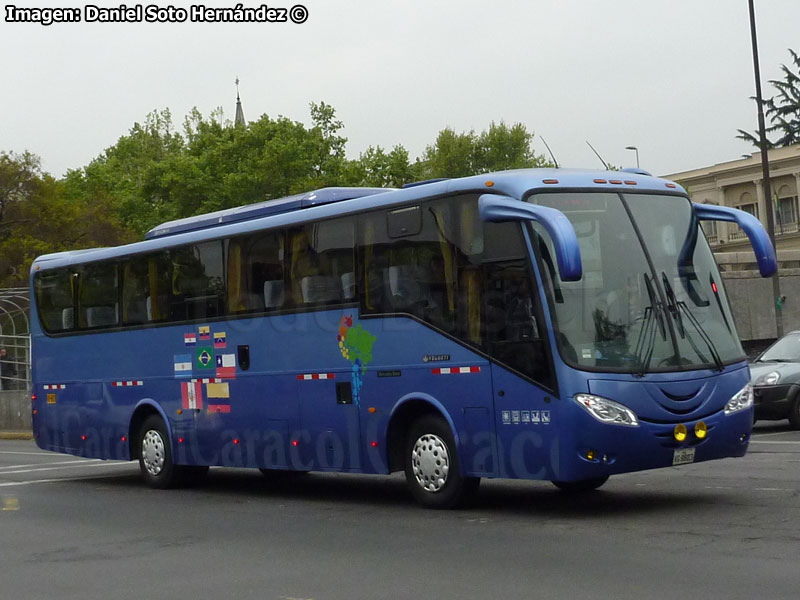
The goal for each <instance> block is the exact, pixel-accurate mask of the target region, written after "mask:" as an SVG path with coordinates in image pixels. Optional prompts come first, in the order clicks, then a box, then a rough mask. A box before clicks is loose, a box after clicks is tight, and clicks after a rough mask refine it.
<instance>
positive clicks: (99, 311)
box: [86, 304, 117, 327]
mask: <svg viewBox="0 0 800 600" xmlns="http://www.w3.org/2000/svg"><path fill="white" fill-rule="evenodd" d="M116 323H117V305H116V304H115V305H114V306H90V307H88V308H87V309H86V325H87V326H88V327H103V326H105V325H116Z"/></svg>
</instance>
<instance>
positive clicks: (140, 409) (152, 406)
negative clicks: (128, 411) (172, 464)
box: [128, 398, 172, 460]
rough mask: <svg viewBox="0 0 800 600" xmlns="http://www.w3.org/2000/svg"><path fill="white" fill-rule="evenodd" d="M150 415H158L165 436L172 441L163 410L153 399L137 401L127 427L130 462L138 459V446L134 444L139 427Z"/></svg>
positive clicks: (170, 429)
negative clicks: (165, 429) (165, 432)
mask: <svg viewBox="0 0 800 600" xmlns="http://www.w3.org/2000/svg"><path fill="white" fill-rule="evenodd" d="M151 415H158V416H159V417H161V419H162V420H163V421H164V426H165V427H166V428H167V435H168V436H169V439H170V440H171V439H172V427H171V425H170V422H169V419H168V418H167V413H165V412H164V409H163V408H161V406H160V405H159V404H158V403H157V402H156V401H155V400H153V399H151V398H144V399H142V400H140V401H139V403H138V404H137V405H136V407H135V408H134V409H133V414H132V415H131V420H130V424H129V425H128V439H129V440H130V444H128V447H129V448H130V458H131V460H136V459H137V458H139V445H138V444H137V443H136V442H135V440H136V437H137V434H138V431H139V427H141V426H142V423H144V422H145V420H146V419H147V418H148V417H149V416H151Z"/></svg>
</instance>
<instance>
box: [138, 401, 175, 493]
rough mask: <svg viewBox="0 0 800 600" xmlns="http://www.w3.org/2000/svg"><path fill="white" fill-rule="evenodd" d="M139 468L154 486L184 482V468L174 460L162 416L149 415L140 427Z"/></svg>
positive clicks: (172, 485) (168, 485) (170, 485)
mask: <svg viewBox="0 0 800 600" xmlns="http://www.w3.org/2000/svg"><path fill="white" fill-rule="evenodd" d="M138 444H139V470H140V471H141V472H142V478H143V479H144V481H145V483H147V485H149V486H150V487H152V488H156V489H166V488H170V487H175V486H177V485H179V484H180V483H182V480H183V475H184V473H185V472H184V470H183V469H181V467H179V466H178V465H176V464H175V463H174V462H173V460H172V445H171V444H170V440H169V435H168V434H167V426H166V425H165V424H164V421H163V420H162V419H161V417H159V416H156V415H151V416H149V417H147V418H146V419H145V421H144V423H142V426H141V427H140V428H139V435H138Z"/></svg>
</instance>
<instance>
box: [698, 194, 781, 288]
mask: <svg viewBox="0 0 800 600" xmlns="http://www.w3.org/2000/svg"><path fill="white" fill-rule="evenodd" d="M693 204H694V212H695V214H696V215H697V218H698V219H699V220H700V221H728V222H730V223H736V224H737V225H738V226H739V227H741V228H742V229H743V230H744V232H745V233H746V234H747V237H748V238H749V239H750V245H751V246H752V247H753V252H755V254H756V262H758V270H759V271H760V272H761V276H762V277H770V276H772V275H774V274H775V272H776V271H777V270H778V259H777V257H776V256H775V248H773V247H772V243H771V242H770V240H769V235H767V232H766V230H765V229H764V226H763V225H762V224H761V221H759V220H758V219H756V218H755V217H754V216H753V215H751V214H750V213H747V212H744V211H743V210H739V209H736V208H728V207H727V206H714V205H713V204H698V203H697V202H695V203H693Z"/></svg>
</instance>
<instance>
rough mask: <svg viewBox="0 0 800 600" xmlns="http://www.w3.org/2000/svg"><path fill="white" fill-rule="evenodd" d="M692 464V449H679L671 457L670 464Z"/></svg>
mask: <svg viewBox="0 0 800 600" xmlns="http://www.w3.org/2000/svg"><path fill="white" fill-rule="evenodd" d="M693 462H694V448H680V449H678V450H675V454H673V455H672V464H673V466H674V465H688V464H689V463H693Z"/></svg>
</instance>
